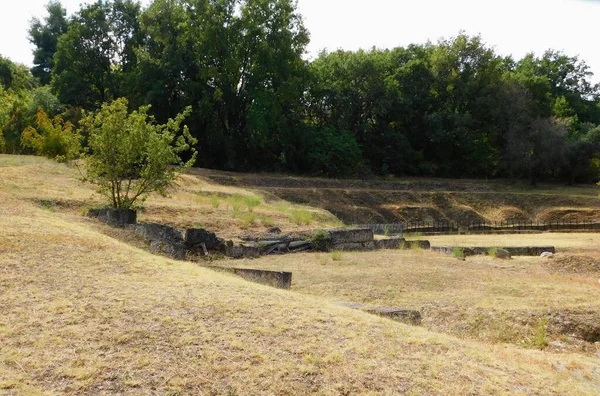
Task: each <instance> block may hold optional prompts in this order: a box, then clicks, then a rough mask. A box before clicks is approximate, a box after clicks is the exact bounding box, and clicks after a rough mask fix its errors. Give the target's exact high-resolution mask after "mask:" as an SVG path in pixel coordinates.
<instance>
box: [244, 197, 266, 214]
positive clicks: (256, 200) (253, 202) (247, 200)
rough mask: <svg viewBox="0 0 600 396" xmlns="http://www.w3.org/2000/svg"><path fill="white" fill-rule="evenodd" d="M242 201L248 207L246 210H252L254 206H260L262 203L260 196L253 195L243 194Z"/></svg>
mask: <svg viewBox="0 0 600 396" xmlns="http://www.w3.org/2000/svg"><path fill="white" fill-rule="evenodd" d="M242 202H244V205H246V207H247V208H248V212H252V211H254V208H256V207H258V206H260V205H261V204H262V203H263V200H262V198H261V197H258V196H255V195H244V196H242Z"/></svg>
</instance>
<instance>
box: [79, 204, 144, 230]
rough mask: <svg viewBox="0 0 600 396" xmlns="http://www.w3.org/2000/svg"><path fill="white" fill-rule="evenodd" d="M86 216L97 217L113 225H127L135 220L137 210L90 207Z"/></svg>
mask: <svg viewBox="0 0 600 396" xmlns="http://www.w3.org/2000/svg"><path fill="white" fill-rule="evenodd" d="M87 216H88V217H94V218H97V219H98V220H100V221H103V222H104V223H107V224H110V225H112V226H115V227H127V226H128V225H131V224H135V223H136V222H137V212H136V211H135V210H132V209H114V208H104V209H90V210H88V212H87Z"/></svg>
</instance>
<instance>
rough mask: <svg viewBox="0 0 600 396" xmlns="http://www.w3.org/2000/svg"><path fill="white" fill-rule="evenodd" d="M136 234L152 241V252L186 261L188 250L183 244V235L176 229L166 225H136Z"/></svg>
mask: <svg viewBox="0 0 600 396" xmlns="http://www.w3.org/2000/svg"><path fill="white" fill-rule="evenodd" d="M135 232H136V233H137V234H138V235H140V236H142V237H143V238H144V239H146V240H148V241H150V250H152V252H154V253H162V254H164V255H166V256H168V257H171V258H174V259H176V260H185V256H186V250H187V249H186V246H185V245H184V243H183V235H182V234H181V232H179V231H177V230H176V229H175V228H173V227H170V226H167V225H164V224H156V223H140V224H137V225H135Z"/></svg>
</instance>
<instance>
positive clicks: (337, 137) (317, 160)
mask: <svg viewBox="0 0 600 396" xmlns="http://www.w3.org/2000/svg"><path fill="white" fill-rule="evenodd" d="M309 139H310V140H309V142H310V143H309V150H308V160H309V163H310V168H311V169H310V171H311V173H312V174H321V175H324V176H350V175H354V174H356V173H358V171H359V169H360V168H361V163H362V162H361V161H362V152H361V149H360V146H359V145H358V143H357V142H356V139H355V138H354V136H353V135H352V134H351V133H350V132H347V131H343V130H341V131H339V130H337V129H335V128H322V129H315V130H312V133H311V134H310V137H309Z"/></svg>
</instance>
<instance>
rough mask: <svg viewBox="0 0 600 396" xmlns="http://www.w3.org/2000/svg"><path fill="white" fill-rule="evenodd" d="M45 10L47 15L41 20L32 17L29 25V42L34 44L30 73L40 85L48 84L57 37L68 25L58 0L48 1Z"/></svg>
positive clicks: (65, 13)
mask: <svg viewBox="0 0 600 396" xmlns="http://www.w3.org/2000/svg"><path fill="white" fill-rule="evenodd" d="M46 11H47V13H48V15H47V16H46V17H45V18H44V20H43V21H40V20H39V19H38V18H34V19H33V20H32V21H31V23H30V25H29V42H31V44H33V45H34V46H35V49H34V50H33V64H34V66H33V68H32V69H31V73H32V74H33V75H34V77H37V78H38V79H39V80H40V82H41V84H42V85H47V84H50V76H51V71H52V69H53V67H54V60H53V57H54V54H55V53H56V46H57V43H58V38H59V37H60V36H62V35H63V34H65V33H66V32H67V27H68V21H67V10H66V9H65V8H63V6H62V5H61V3H60V1H57V0H52V1H50V2H49V3H48V4H47V5H46Z"/></svg>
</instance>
